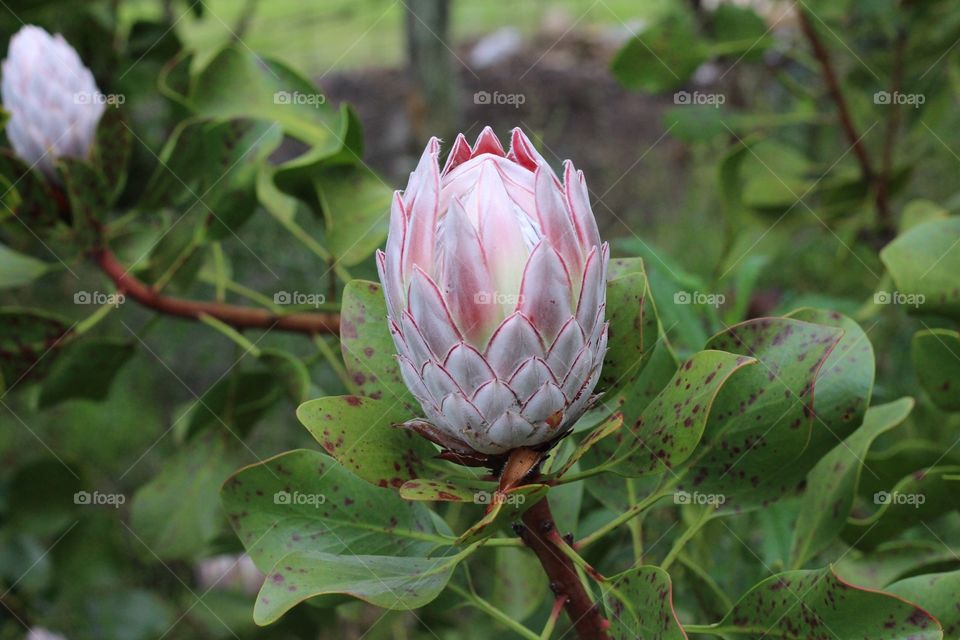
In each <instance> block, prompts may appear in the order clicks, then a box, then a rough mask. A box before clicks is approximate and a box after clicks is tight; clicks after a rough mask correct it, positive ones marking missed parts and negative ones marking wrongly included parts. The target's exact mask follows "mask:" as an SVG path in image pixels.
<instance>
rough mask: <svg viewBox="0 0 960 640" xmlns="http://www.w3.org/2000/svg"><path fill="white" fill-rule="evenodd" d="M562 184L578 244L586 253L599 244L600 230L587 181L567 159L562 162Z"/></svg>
mask: <svg viewBox="0 0 960 640" xmlns="http://www.w3.org/2000/svg"><path fill="white" fill-rule="evenodd" d="M563 186H564V192H565V194H566V198H567V205H568V206H569V207H570V212H571V214H572V216H573V223H574V226H575V227H576V229H577V235H578V237H579V239H580V246H581V248H582V251H583V252H584V253H586V252H587V251H590V249H591V248H592V247H596V246H598V245H599V244H600V232H599V231H598V229H597V219H596V217H595V216H594V215H593V209H592V208H591V207H590V192H589V190H588V189H587V181H586V180H585V179H584V177H583V172H582V171H577V170H576V169H575V168H574V167H573V163H572V162H570V161H569V160H567V161H566V162H564V163H563Z"/></svg>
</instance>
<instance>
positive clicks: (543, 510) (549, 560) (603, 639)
mask: <svg viewBox="0 0 960 640" xmlns="http://www.w3.org/2000/svg"><path fill="white" fill-rule="evenodd" d="M522 519H523V524H524V529H523V531H522V532H521V537H522V538H523V541H524V542H525V543H526V545H527V546H528V547H530V549H531V550H533V552H534V553H535V554H536V556H537V559H538V560H540V564H541V565H542V566H543V570H544V571H545V572H546V574H547V577H548V578H549V579H550V588H551V589H552V590H553V592H554V594H556V596H557V598H558V600H559V599H563V600H564V605H563V607H564V609H566V611H567V615H568V616H570V622H571V623H572V624H573V627H574V629H576V631H577V635H578V636H579V638H580V640H609V638H610V636H609V635H608V634H607V629H609V628H610V623H609V622H608V621H607V620H606V619H605V618H604V617H603V614H602V613H601V610H600V608H599V606H597V605H596V604H595V603H594V602H593V600H592V599H591V597H590V594H589V593H587V590H586V589H585V588H584V586H583V583H582V582H580V576H579V575H578V574H577V570H576V567H575V566H574V564H573V561H572V560H570V558H568V557H567V556H566V555H565V554H564V553H563V552H562V551H561V550H560V549H559V548H558V547H557V544H558V542H559V544H564V542H563V540H562V539H560V537H559V536H557V534H556V525H555V524H554V522H553V515H552V514H551V513H550V504H549V503H548V502H547V499H546V498H543V499H542V500H540V501H539V502H537V503H536V504H535V505H533V506H532V507H530V508H529V509H527V511H526V512H525V513H524V514H523V518H522Z"/></svg>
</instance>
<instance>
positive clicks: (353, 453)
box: [297, 396, 437, 489]
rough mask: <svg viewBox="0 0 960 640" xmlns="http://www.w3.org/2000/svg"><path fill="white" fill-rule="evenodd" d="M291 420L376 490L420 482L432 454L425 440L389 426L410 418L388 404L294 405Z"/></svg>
mask: <svg viewBox="0 0 960 640" xmlns="http://www.w3.org/2000/svg"><path fill="white" fill-rule="evenodd" d="M297 417H298V418H300V422H302V423H303V425H304V426H305V427H306V428H307V430H308V431H309V432H310V433H311V435H313V437H314V438H316V440H317V442H319V443H320V445H321V446H322V447H323V449H324V451H326V452H327V453H329V454H330V455H331V456H333V457H334V458H336V459H337V461H338V462H339V463H340V464H342V465H343V466H344V467H346V468H347V469H349V470H350V471H351V472H353V473H354V474H356V475H357V477H359V478H362V479H364V480H366V481H367V482H369V483H371V484H374V485H377V486H380V487H393V488H395V489H396V488H399V487H400V486H401V485H402V484H403V483H404V482H405V481H407V480H412V479H414V478H418V477H420V476H421V475H423V473H424V471H425V463H426V462H427V461H428V460H430V459H431V458H433V457H434V456H435V455H436V453H437V450H436V448H435V447H434V446H433V445H432V444H431V443H430V442H429V441H427V440H426V439H425V438H423V437H421V436H420V435H418V434H416V433H414V432H413V431H410V430H409V429H400V428H397V427H395V426H394V425H396V424H398V423H401V422H404V421H405V420H408V419H409V418H410V414H409V413H408V412H407V411H406V409H404V408H403V406H402V405H401V404H400V403H398V402H397V401H396V400H395V399H393V398H384V399H382V400H373V399H372V398H364V397H361V396H334V397H327V398H318V399H316V400H310V401H309V402H305V403H304V404H302V405H300V408H299V409H297Z"/></svg>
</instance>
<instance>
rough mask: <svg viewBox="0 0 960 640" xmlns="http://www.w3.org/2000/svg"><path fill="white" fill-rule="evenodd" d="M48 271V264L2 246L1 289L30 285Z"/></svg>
mask: <svg viewBox="0 0 960 640" xmlns="http://www.w3.org/2000/svg"><path fill="white" fill-rule="evenodd" d="M46 271H47V264H46V263H44V262H41V261H40V260H37V259H36V258H31V257H30V256H27V255H24V254H22V253H17V252H16V251H14V250H13V249H11V248H10V247H8V246H6V245H3V244H0V289H8V288H13V287H22V286H24V285H27V284H30V283H31V282H33V281H34V280H36V279H37V278H39V277H40V276H42V275H43V274H44V273H46Z"/></svg>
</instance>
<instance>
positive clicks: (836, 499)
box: [791, 398, 914, 567]
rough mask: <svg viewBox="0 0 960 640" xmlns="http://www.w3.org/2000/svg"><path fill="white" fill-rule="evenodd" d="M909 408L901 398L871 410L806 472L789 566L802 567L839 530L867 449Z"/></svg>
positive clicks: (907, 403)
mask: <svg viewBox="0 0 960 640" xmlns="http://www.w3.org/2000/svg"><path fill="white" fill-rule="evenodd" d="M913 405H914V402H913V398H901V399H900V400H897V401H895V402H891V403H888V404H883V405H879V406H875V407H871V408H870V409H869V410H868V411H867V414H866V416H865V417H864V420H863V426H861V427H860V428H859V429H857V430H856V431H854V432H853V434H852V435H851V436H849V437H848V438H847V439H846V440H845V441H844V442H842V443H840V444H839V445H837V446H836V447H835V448H834V449H833V451H831V452H830V453H829V454H827V455H826V456H825V457H824V458H823V459H822V460H821V461H820V462H819V463H817V465H816V466H815V467H814V468H813V469H812V470H811V471H810V473H809V474H808V476H807V478H808V482H807V489H806V492H805V493H804V497H803V504H802V506H801V508H800V514H799V516H798V517H797V524H796V529H795V533H794V538H793V550H792V551H791V557H792V566H794V567H799V566H801V565H803V564H804V563H805V562H806V561H807V559H808V558H810V557H811V556H812V555H814V554H815V553H817V552H818V551H820V550H821V549H823V548H824V547H825V546H826V545H828V544H829V543H830V542H831V541H832V540H833V539H834V538H835V537H836V536H837V535H838V534H839V533H840V532H841V531H842V530H843V527H844V525H845V524H846V521H847V516H848V515H849V514H850V508H851V507H852V506H853V498H854V496H855V495H856V493H857V483H858V482H859V479H860V473H861V470H862V469H863V460H864V458H866V456H867V452H868V451H869V449H870V445H871V444H873V441H874V440H875V439H876V438H877V437H879V436H880V435H881V434H883V433H885V432H887V431H889V430H890V429H892V428H894V427H896V426H898V425H899V424H901V423H902V422H903V421H904V420H906V418H907V416H908V415H910V411H912V410H913Z"/></svg>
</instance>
